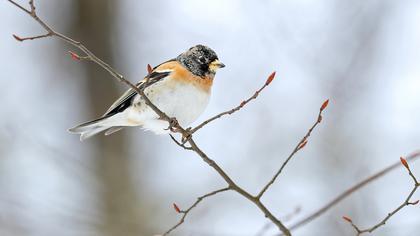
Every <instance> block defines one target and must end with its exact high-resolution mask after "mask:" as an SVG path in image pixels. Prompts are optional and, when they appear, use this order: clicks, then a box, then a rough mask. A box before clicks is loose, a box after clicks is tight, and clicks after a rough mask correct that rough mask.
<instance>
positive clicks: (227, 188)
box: [163, 187, 231, 236]
mask: <svg viewBox="0 0 420 236" xmlns="http://www.w3.org/2000/svg"><path fill="white" fill-rule="evenodd" d="M228 190H231V188H230V187H226V188H222V189H218V190H215V191H213V192H210V193H207V194H204V195H203V196H201V197H198V198H197V200H196V201H195V202H194V203H193V204H192V205H191V206H190V207H188V209H187V210H181V209H179V207H178V205H176V204H175V203H174V208H175V211H176V212H178V213H180V214H182V217H181V219H180V220H179V222H178V223H177V224H176V225H174V226H172V227H171V228H170V229H169V230H168V231H166V232H165V233H163V236H165V235H168V234H169V233H171V232H172V231H173V230H174V229H176V228H178V226H180V225H181V224H182V223H184V220H185V218H186V217H187V215H188V213H190V211H191V210H192V209H193V208H194V207H196V206H197V205H198V204H199V203H200V202H201V201H203V200H204V199H205V198H208V197H211V196H213V195H216V194H218V193H221V192H225V191H228Z"/></svg>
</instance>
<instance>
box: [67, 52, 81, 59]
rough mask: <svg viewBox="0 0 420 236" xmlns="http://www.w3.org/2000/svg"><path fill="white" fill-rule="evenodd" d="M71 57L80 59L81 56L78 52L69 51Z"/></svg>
mask: <svg viewBox="0 0 420 236" xmlns="http://www.w3.org/2000/svg"><path fill="white" fill-rule="evenodd" d="M69 53H70V56H71V59H73V60H75V61H80V56H79V55H77V54H76V53H74V52H72V51H69Z"/></svg>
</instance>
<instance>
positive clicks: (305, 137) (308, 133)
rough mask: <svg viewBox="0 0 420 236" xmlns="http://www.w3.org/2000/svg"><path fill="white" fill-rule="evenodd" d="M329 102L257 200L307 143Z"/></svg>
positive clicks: (324, 104)
mask: <svg viewBox="0 0 420 236" xmlns="http://www.w3.org/2000/svg"><path fill="white" fill-rule="evenodd" d="M328 102H329V100H326V101H325V102H324V103H323V104H322V105H321V108H320V109H319V113H318V118H317V119H316V121H315V123H314V124H313V125H312V127H311V128H310V129H309V130H308V132H307V133H306V134H305V136H304V137H303V138H302V139H301V140H300V141H299V143H298V144H297V145H296V147H295V148H294V149H293V151H292V153H290V155H289V156H288V157H287V159H286V160H285V161H284V162H283V164H282V165H281V167H280V169H279V170H278V171H277V172H276V173H275V174H274V176H273V177H272V178H271V179H270V181H269V182H268V183H267V184H266V185H265V186H264V187H263V188H262V189H261V191H260V192H259V193H258V195H257V198H258V199H260V198H261V197H262V195H263V194H264V193H265V192H266V191H267V190H268V188H269V187H270V186H271V185H272V184H273V183H274V182H275V181H276V179H277V177H278V176H279V175H280V174H281V172H282V171H283V169H284V168H285V167H286V165H287V163H289V161H290V159H292V157H293V156H294V155H295V154H296V153H297V152H298V151H299V150H301V149H302V148H303V147H304V146H305V145H306V144H307V142H308V138H309V136H310V135H311V133H312V131H313V130H314V129H315V127H316V126H317V125H318V124H319V123H321V121H322V111H324V109H325V108H326V107H327V106H328Z"/></svg>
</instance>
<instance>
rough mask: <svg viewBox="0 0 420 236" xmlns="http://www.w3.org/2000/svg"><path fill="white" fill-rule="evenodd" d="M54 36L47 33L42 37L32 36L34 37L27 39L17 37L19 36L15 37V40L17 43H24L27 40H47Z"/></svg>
mask: <svg viewBox="0 0 420 236" xmlns="http://www.w3.org/2000/svg"><path fill="white" fill-rule="evenodd" d="M51 36H52V34H51V33H46V34H42V35H38V36H32V37H25V38H22V37H19V36H17V35H15V34H14V35H13V38H15V39H16V40H17V41H19V42H23V41H25V40H34V39H40V38H46V37H51Z"/></svg>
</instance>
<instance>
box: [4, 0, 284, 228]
mask: <svg viewBox="0 0 420 236" xmlns="http://www.w3.org/2000/svg"><path fill="white" fill-rule="evenodd" d="M8 1H9V2H10V3H12V4H13V5H15V6H17V7H18V8H20V9H21V10H23V11H24V12H26V13H28V14H29V15H30V16H31V17H32V18H34V19H35V20H36V21H37V22H38V23H39V24H40V25H41V26H42V27H43V28H44V29H45V30H46V31H47V32H48V34H51V36H50V37H57V38H59V39H60V40H63V41H64V42H67V43H69V44H71V45H73V46H74V47H77V48H78V49H80V50H81V51H82V52H83V53H85V55H86V56H83V59H86V60H91V61H93V62H94V63H96V64H98V65H99V66H100V67H102V68H104V69H105V70H107V71H108V72H109V73H110V74H111V75H112V76H113V77H114V78H116V79H117V80H118V81H120V82H122V83H124V84H126V85H127V86H129V87H130V88H132V89H133V90H134V91H136V92H137V93H138V94H139V95H141V96H142V98H143V99H144V100H145V102H146V104H147V105H148V106H149V107H150V108H151V109H153V111H154V112H155V113H156V114H157V115H158V116H159V117H160V118H161V119H163V120H165V121H167V122H168V123H169V124H171V125H172V127H171V130H174V131H175V132H178V133H181V134H182V137H186V140H185V141H186V142H188V143H189V145H190V147H191V150H193V151H194V152H195V153H197V154H198V155H199V156H200V157H201V158H202V160H203V161H204V162H206V163H207V164H208V165H209V166H210V167H212V168H213V169H214V170H215V171H216V172H217V173H218V174H219V175H220V176H221V177H222V178H223V179H224V180H225V182H226V183H227V184H228V185H229V188H230V189H231V190H234V191H235V192H237V193H239V194H240V195H242V196H243V197H245V198H246V199H248V200H249V201H251V202H252V203H254V204H255V205H256V206H257V207H258V208H259V209H260V210H261V211H262V212H263V213H264V215H265V217H267V218H269V219H270V220H271V221H272V222H273V223H274V224H275V225H276V226H277V227H278V229H279V230H280V231H281V232H283V234H285V235H291V234H290V232H289V230H288V229H287V228H286V226H284V224H283V223H282V222H281V221H280V220H279V219H277V218H276V217H275V216H274V215H273V214H272V213H271V212H270V211H269V210H268V209H267V208H266V207H265V205H264V204H262V203H261V201H260V200H259V199H258V198H256V197H254V196H252V195H251V194H250V193H248V192H247V191H245V190H243V189H242V188H241V187H239V186H238V185H237V184H236V183H235V182H234V181H233V180H232V179H231V178H230V177H229V176H228V175H227V174H226V173H225V172H224V170H223V169H222V168H221V167H220V166H219V165H218V164H217V163H216V162H215V161H213V160H212V159H210V158H209V157H208V156H207V155H206V154H205V153H204V152H203V151H202V150H201V149H200V148H199V147H198V146H197V144H196V143H195V142H194V140H193V139H192V135H191V132H190V131H189V130H186V129H184V128H182V127H181V126H180V125H179V124H178V122H176V119H175V118H171V117H168V116H167V115H166V114H165V113H164V112H162V111H161V110H159V109H158V108H157V107H156V106H155V105H154V104H153V103H152V102H151V101H150V100H149V99H148V98H147V96H145V94H144V88H146V87H147V86H149V85H150V84H149V81H147V82H146V83H147V84H146V86H144V88H143V89H139V88H138V87H137V86H135V85H134V84H132V83H131V82H130V81H128V80H126V79H125V78H124V77H123V76H122V75H121V74H120V73H119V72H117V71H116V70H115V69H114V68H112V67H111V66H110V65H108V64H107V63H105V62H104V61H102V60H101V59H99V58H98V57H97V56H96V55H95V54H93V53H92V52H91V51H90V50H88V49H87V48H86V47H85V46H84V45H83V44H82V43H80V42H78V41H75V40H73V39H71V38H69V37H67V36H65V35H63V34H61V33H58V32H56V31H54V30H53V29H52V28H51V27H50V26H48V25H47V24H46V23H45V22H44V21H43V20H41V19H40V18H39V17H38V16H37V14H36V12H35V5H34V3H33V1H30V2H29V3H30V6H31V10H30V11H29V10H26V9H25V8H24V7H22V6H21V5H19V4H17V3H16V2H14V1H13V0H8ZM75 55H77V54H75ZM75 57H76V56H75ZM78 57H79V58H81V57H80V56H78ZM72 58H73V55H72ZM76 59H77V57H76ZM273 79H274V73H273V74H272V75H270V77H269V78H268V79H267V81H266V85H265V86H264V87H266V86H267V85H268V84H269V83H270V82H271V81H272V80H273ZM256 96H258V94H256ZM256 96H255V97H256ZM252 99H255V98H252ZM250 100H251V99H250ZM239 109H240V108H239ZM207 123H208V122H207Z"/></svg>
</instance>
